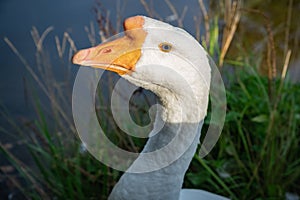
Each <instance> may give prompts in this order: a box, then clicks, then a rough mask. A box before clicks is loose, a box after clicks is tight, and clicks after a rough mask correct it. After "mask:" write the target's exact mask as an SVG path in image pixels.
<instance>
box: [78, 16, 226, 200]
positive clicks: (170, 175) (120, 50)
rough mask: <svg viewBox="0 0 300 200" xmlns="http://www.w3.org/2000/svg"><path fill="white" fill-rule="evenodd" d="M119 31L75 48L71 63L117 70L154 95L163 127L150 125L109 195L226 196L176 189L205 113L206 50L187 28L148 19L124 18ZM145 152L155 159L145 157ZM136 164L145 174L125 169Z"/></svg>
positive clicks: (136, 198) (117, 199) (134, 199)
mask: <svg viewBox="0 0 300 200" xmlns="http://www.w3.org/2000/svg"><path fill="white" fill-rule="evenodd" d="M124 29H125V31H126V32H125V35H124V36H123V37H121V38H117V39H115V40H113V41H110V42H106V43H103V44H100V45H98V46H96V47H92V48H89V49H85V50H80V51H79V52H77V53H76V54H75V55H74V57H73V63H75V64H79V65H84V66H91V67H95V68H103V69H106V70H110V71H113V72H116V73H118V74H119V75H120V76H122V77H123V78H124V79H127V80H128V81H129V82H131V83H133V84H134V85H136V86H139V87H143V88H145V89H148V90H150V91H152V92H153V93H155V94H156V95H157V96H158V97H159V99H160V101H161V104H162V107H163V109H162V111H161V112H160V113H159V114H157V116H156V120H159V119H161V120H162V121H163V123H164V126H163V128H159V126H160V124H161V123H158V122H157V121H156V122H155V123H154V129H153V130H152V132H151V133H150V136H151V137H150V138H149V139H148V141H147V144H146V145H145V147H144V149H143V151H142V153H141V155H140V156H139V157H138V158H137V159H136V160H135V162H134V163H133V164H132V165H131V166H130V168H129V169H128V170H127V172H126V173H124V174H123V176H122V177H121V178H120V180H119V182H118V183H117V184H116V186H115V187H114V189H113V190H112V192H111V194H110V196H109V199H111V200H121V199H124V200H141V199H145V200H150V199H153V200H157V199H163V200H175V199H200V200H201V199H207V200H217V199H218V200H221V199H227V198H225V197H222V196H219V195H216V194H212V193H209V192H206V191H203V190H193V189H181V187H182V184H183V179H184V175H185V172H186V171H187V169H188V166H189V164H190V162H191V160H192V158H193V155H194V154H195V152H196V148H197V145H198V143H199V138H200V132H201V131H200V130H201V128H202V124H203V120H204V118H205V116H206V112H207V106H208V96H209V86H210V79H211V72H210V65H209V58H208V55H207V53H206V51H205V50H204V49H203V48H202V47H201V45H200V44H199V43H198V42H197V41H196V40H195V39H194V38H193V37H192V36H191V35H190V34H189V33H187V32H186V31H184V30H182V29H180V28H177V27H173V26H171V25H169V24H166V23H163V22H161V21H157V20H154V19H151V18H148V17H144V16H135V17H131V18H128V19H126V20H125V22H124ZM165 147H166V148H165ZM149 152H154V153H156V155H155V156H156V157H147V155H148V154H147V153H149ZM139 168H143V169H144V173H130V172H134V171H135V169H139ZM153 169H154V170H153Z"/></svg>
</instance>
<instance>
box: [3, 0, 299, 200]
mask: <svg viewBox="0 0 300 200" xmlns="http://www.w3.org/2000/svg"><path fill="white" fill-rule="evenodd" d="M116 2H117V3H116V7H117V8H116V10H117V12H116V13H112V12H110V9H109V8H107V7H105V5H104V4H103V3H102V2H101V0H99V1H96V2H95V6H94V8H93V12H94V14H95V22H92V23H90V25H89V26H86V27H84V29H85V31H86V36H87V38H88V40H89V42H90V44H89V45H96V44H98V43H100V42H101V41H103V40H105V39H106V38H109V37H110V36H112V35H114V34H116V33H118V32H120V31H122V26H121V25H122V20H123V19H124V18H125V17H127V16H129V15H133V14H137V13H124V9H125V8H126V7H130V4H131V2H129V1H124V2H123V1H116ZM135 2H136V3H139V4H140V5H141V6H142V7H143V10H142V11H140V13H138V14H145V15H148V16H150V17H154V18H157V19H160V20H163V21H166V22H169V23H171V24H173V25H175V26H179V27H183V28H186V29H187V30H188V31H189V32H190V33H191V34H192V35H193V36H195V38H197V39H198V40H199V42H200V43H201V44H202V45H203V46H204V47H205V48H206V49H207V51H208V52H209V54H210V55H211V56H212V57H213V59H214V60H215V62H216V63H217V65H218V67H219V69H220V71H221V74H222V76H223V78H224V82H225V85H226V90H227V116H226V122H225V126H224V129H223V132H222V135H221V138H220V140H219V141H218V143H217V145H216V146H215V148H214V149H213V151H212V152H211V153H210V154H209V155H208V156H207V157H205V158H204V159H202V158H200V157H199V156H198V155H197V154H196V155H195V156H194V159H193V161H192V164H191V166H190V168H189V170H188V173H187V174H186V177H185V182H184V187H185V188H200V189H205V190H208V191H211V192H214V193H218V194H221V195H224V196H227V197H230V198H231V199H299V195H300V193H299V191H300V157H299V155H300V147H299V146H300V141H299V140H300V137H299V133H300V104H299V100H300V85H299V81H298V82H297V80H299V77H300V75H299V71H300V70H299V58H300V56H299V46H300V44H299V38H300V28H299V26H298V24H299V22H298V19H297V17H300V15H299V9H300V2H299V1H297V0H288V1H275V0H266V1H261V0H255V1H247V0H245V1H239V0H236V1H235V0H222V1H218V2H217V1H214V2H211V1H209V2H208V1H202V0H199V1H195V2H194V4H188V3H186V4H185V3H183V1H180V2H179V1H170V0H164V1H161V3H160V4H159V5H158V4H157V3H156V2H155V1H146V0H137V1H135ZM159 7H164V11H165V12H157V10H161V8H160V9H159ZM51 31H52V28H51V27H49V28H48V29H46V30H45V31H44V32H42V33H39V32H38V30H37V29H36V28H33V29H32V31H31V34H32V37H33V43H34V44H35V47H36V52H32V53H33V54H35V58H36V60H35V61H28V60H27V59H26V58H25V57H24V56H22V54H23V53H22V52H19V51H18V49H17V48H16V47H15V46H14V41H10V39H9V38H4V40H5V42H6V44H7V45H8V46H9V47H10V48H11V50H12V51H13V52H14V53H15V54H16V57H18V58H19V59H20V60H21V62H22V63H23V65H24V67H25V68H26V70H27V71H28V77H27V79H26V80H27V83H26V91H25V93H27V94H28V95H27V96H28V97H29V99H28V101H29V102H30V104H31V105H32V107H33V109H34V111H35V113H36V115H35V116H36V117H35V118H34V119H33V120H32V119H26V116H25V117H24V118H23V120H22V121H21V122H20V121H15V120H13V119H12V117H11V116H10V112H9V111H8V110H6V109H5V107H2V108H1V110H0V112H1V113H0V114H1V115H2V116H3V117H4V118H5V120H6V124H7V125H9V126H10V127H11V128H9V129H7V128H4V127H1V129H0V131H1V134H2V135H5V137H10V138H12V140H13V141H14V142H13V143H11V142H9V143H8V142H1V143H0V150H1V159H3V160H5V162H3V163H5V164H3V165H2V166H0V172H1V188H3V189H1V193H2V194H1V195H2V196H1V197H3V198H9V199H24V198H27V199H106V198H107V196H108V194H109V193H110V190H111V189H112V188H113V186H114V184H115V183H116V182H117V180H118V178H119V177H120V176H121V174H122V173H121V172H119V171H116V170H113V169H111V168H109V167H107V166H105V165H103V164H101V163H100V162H99V161H97V160H96V159H94V158H93V157H92V156H91V155H90V154H89V153H88V152H87V151H86V149H85V148H84V146H83V145H82V144H81V142H80V139H79V138H78V136H77V133H76V129H75V127H74V123H73V120H72V113H71V102H72V99H71V95H72V85H73V81H74V77H75V74H74V71H72V68H75V66H73V65H72V64H71V63H70V58H71V56H72V55H73V53H74V52H76V51H77V47H76V41H73V39H72V37H71V36H70V34H69V33H68V32H65V33H64V35H63V37H58V36H55V37H54V41H55V47H56V49H57V55H58V57H59V59H60V64H59V65H60V66H59V67H57V66H55V67H54V66H53V62H52V59H53V58H52V57H51V55H50V54H49V49H48V48H49V47H48V46H46V45H43V41H44V40H45V38H47V37H50V36H48V33H49V32H51ZM297 63H298V64H297ZM297 70H298V72H297ZM297 73H298V75H297ZM118 79H119V77H118V76H117V75H115V74H112V73H107V72H105V80H104V81H103V80H102V81H101V82H100V83H99V88H107V90H98V96H97V104H96V110H97V111H98V116H99V122H100V124H101V126H102V128H103V129H104V130H105V132H106V134H107V135H108V136H109V138H110V139H111V140H112V141H114V142H115V144H117V145H118V146H119V147H121V148H124V149H127V150H130V151H134V152H138V151H140V150H141V149H142V147H143V145H144V143H145V140H144V139H139V138H134V137H129V136H127V135H126V134H125V133H123V132H122V131H121V130H120V129H119V128H118V127H117V125H116V124H115V122H114V120H113V116H112V114H111V109H110V103H109V102H110V94H111V91H112V89H113V86H114V84H115V83H116V82H117V80H118ZM154 101H155V96H154V95H153V94H151V93H149V92H148V91H145V90H143V89H140V90H138V91H136V92H135V94H134V96H133V97H132V99H131V115H132V117H133V119H134V120H135V121H136V122H137V123H139V124H141V125H145V124H147V123H149V121H150V119H149V116H148V108H149V107H150V106H151V103H153V102H154ZM209 117H210V115H209V114H208V118H207V119H206V123H205V126H206V127H207V125H208V124H209ZM206 127H204V130H205V128H206ZM15 145H22V146H23V147H24V148H22V152H21V153H20V152H16V151H15V149H14V146H15Z"/></svg>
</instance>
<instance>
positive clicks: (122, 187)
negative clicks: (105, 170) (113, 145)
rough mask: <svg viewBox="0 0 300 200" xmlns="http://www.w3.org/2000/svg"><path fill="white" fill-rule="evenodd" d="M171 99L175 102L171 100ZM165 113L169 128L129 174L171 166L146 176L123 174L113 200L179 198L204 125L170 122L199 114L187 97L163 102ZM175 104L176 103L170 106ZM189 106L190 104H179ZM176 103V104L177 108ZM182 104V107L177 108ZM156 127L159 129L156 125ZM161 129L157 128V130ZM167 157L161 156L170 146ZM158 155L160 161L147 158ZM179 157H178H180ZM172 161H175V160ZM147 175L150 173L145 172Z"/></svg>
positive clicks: (148, 146)
mask: <svg viewBox="0 0 300 200" xmlns="http://www.w3.org/2000/svg"><path fill="white" fill-rule="evenodd" d="M170 98H171V99H170ZM161 100H162V105H163V108H164V110H163V112H162V116H158V118H159V117H161V118H162V119H164V120H167V121H165V125H164V127H163V128H162V130H160V131H159V133H157V134H154V135H153V136H152V137H150V138H149V139H148V141H147V144H146V145H145V147H144V149H143V151H142V153H141V155H140V156H139V157H138V158H137V159H136V161H135V162H134V163H133V164H132V166H131V167H130V168H129V169H128V171H131V172H132V171H134V168H135V167H144V168H147V167H149V168H151V166H155V167H156V166H159V165H160V164H161V163H164V162H166V163H169V165H165V167H163V168H160V169H158V170H156V171H150V172H146V173H128V172H126V173H125V174H123V176H122V177H121V179H120V180H119V182H118V183H117V185H116V186H115V187H114V189H113V191H112V193H111V194H110V197H109V199H110V200H120V199H132V200H135V199H146V200H149V199H164V200H174V199H178V198H179V194H180V190H181V187H182V183H183V179H184V175H185V172H186V170H187V169H188V166H189V164H190V162H191V160H192V158H193V155H194V154H195V152H196V149H197V145H198V143H199V138H200V131H201V127H202V124H203V121H198V122H192V123H189V122H182V123H172V122H168V119H175V118H176V116H177V115H179V116H182V119H187V118H189V117H191V116H190V114H189V113H190V111H191V110H197V109H198V108H195V106H196V105H197V106H196V107H198V104H191V103H190V102H188V101H186V98H184V97H178V96H173V95H171V94H170V96H169V95H167V94H166V93H164V97H163V98H161ZM170 102H173V103H170ZM179 102H186V103H184V104H183V103H179ZM174 103H176V104H174ZM177 103H179V104H180V106H177V105H178V104H177ZM154 126H155V125H154ZM156 128H157V127H154V130H156ZM172 142H173V146H172V145H171V147H170V149H168V150H167V151H166V152H165V153H161V148H163V147H165V146H166V145H167V146H170V145H168V144H170V143H172ZM149 152H157V155H158V157H156V158H155V159H151V158H150V159H149V158H147V156H145V155H146V154H144V153H149ZM173 156H175V158H174V159H173V158H172V159H173V160H174V162H171V163H170V157H173ZM176 156H177V157H176ZM172 159H171V160H172ZM145 171H147V170H145Z"/></svg>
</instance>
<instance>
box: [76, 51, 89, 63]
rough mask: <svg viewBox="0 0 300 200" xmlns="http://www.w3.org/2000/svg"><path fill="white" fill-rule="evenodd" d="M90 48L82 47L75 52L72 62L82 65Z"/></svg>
mask: <svg viewBox="0 0 300 200" xmlns="http://www.w3.org/2000/svg"><path fill="white" fill-rule="evenodd" d="M89 52H90V50H89V49H84V50H80V51H78V52H77V53H75V54H74V55H73V57H72V63H73V64H77V65H82V64H83V63H84V61H85V60H86V58H87V56H88V55H89Z"/></svg>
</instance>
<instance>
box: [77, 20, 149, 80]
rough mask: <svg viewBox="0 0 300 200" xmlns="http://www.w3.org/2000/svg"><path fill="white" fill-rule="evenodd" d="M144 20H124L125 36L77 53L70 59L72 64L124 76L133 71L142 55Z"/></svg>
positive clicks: (144, 36) (144, 35)
mask: <svg viewBox="0 0 300 200" xmlns="http://www.w3.org/2000/svg"><path fill="white" fill-rule="evenodd" d="M143 24H144V18H143V17H142V16H136V17H131V18H128V19H127V20H125V22H124V29H125V35H124V36H123V37H120V38H117V39H115V40H112V41H110V42H105V43H102V44H100V45H98V46H95V47H92V48H88V49H83V50H80V51H78V52H77V53H76V54H75V55H74V56H73V58H72V62H73V63H74V64H78V65H83V66H91V67H94V68H101V69H105V70H109V71H113V72H116V73H118V74H119V75H124V74H127V73H130V72H132V71H134V69H135V65H136V63H137V62H138V60H139V58H140V57H141V54H142V46H143V43H144V41H145V38H146V35H147V33H146V32H145V31H144V30H143V29H142V26H143Z"/></svg>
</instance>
